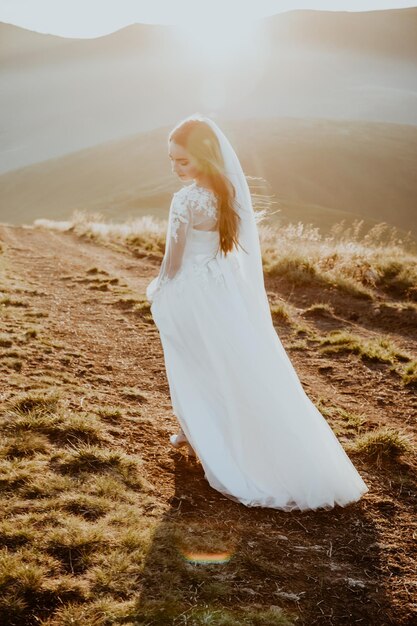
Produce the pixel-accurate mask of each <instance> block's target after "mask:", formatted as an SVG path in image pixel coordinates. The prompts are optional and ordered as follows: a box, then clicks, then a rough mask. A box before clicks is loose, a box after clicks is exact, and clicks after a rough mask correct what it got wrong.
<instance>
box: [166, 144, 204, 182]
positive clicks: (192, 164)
mask: <svg viewBox="0 0 417 626" xmlns="http://www.w3.org/2000/svg"><path fill="white" fill-rule="evenodd" d="M168 145H169V151H168V156H169V159H170V161H171V167H172V172H173V173H174V174H176V175H177V176H178V177H179V178H180V179H181V180H191V179H193V178H197V177H198V176H199V175H200V168H199V167H198V162H197V161H196V159H194V158H193V157H192V156H191V154H190V153H189V152H187V150H186V149H185V148H183V147H182V146H180V145H178V144H177V143H175V142H174V141H170V142H169V144H168Z"/></svg>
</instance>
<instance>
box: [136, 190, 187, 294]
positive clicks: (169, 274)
mask: <svg viewBox="0 0 417 626" xmlns="http://www.w3.org/2000/svg"><path fill="white" fill-rule="evenodd" d="M181 191H182V190H180V191H179V192H177V193H174V195H173V198H172V201H171V206H170V209H169V218H168V229H167V235H166V240H165V253H164V258H163V259H162V263H161V266H160V269H159V275H158V276H157V277H156V278H155V279H154V280H153V281H152V282H151V283H150V284H149V285H148V288H147V290H146V297H147V298H148V300H149V302H152V301H153V299H154V296H155V293H156V292H157V291H158V290H159V289H161V287H162V286H163V285H164V284H165V283H166V282H168V281H169V280H172V279H173V278H174V276H175V275H176V274H177V273H178V271H179V269H180V268H181V264H182V259H183V255H184V249H185V243H186V241H187V235H188V231H189V229H190V228H191V227H192V212H191V210H190V208H189V205H188V203H187V198H186V196H185V195H184V193H181Z"/></svg>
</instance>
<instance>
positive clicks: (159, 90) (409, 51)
mask: <svg viewBox="0 0 417 626" xmlns="http://www.w3.org/2000/svg"><path fill="white" fill-rule="evenodd" d="M258 29H259V31H258V39H257V40H256V41H250V42H248V48H247V50H246V51H245V53H244V54H242V55H241V57H240V58H239V59H236V60H235V62H234V63H233V64H231V66H230V67H229V69H228V68H227V67H226V66H227V64H226V63H224V64H220V65H218V66H216V67H215V68H214V69H213V68H210V67H204V66H202V67H200V66H199V64H198V63H197V62H196V55H195V54H194V52H195V51H194V49H193V48H192V47H190V46H192V44H191V43H190V42H188V41H187V40H186V38H184V37H181V35H180V34H179V32H178V30H176V29H175V28H174V27H170V26H154V25H153V26H151V25H144V24H135V25H131V26H128V27H126V28H123V29H121V30H119V31H116V32H114V33H112V34H110V35H107V36H105V37H98V38H96V39H90V40H88V39H87V40H86V39H63V38H60V37H55V36H52V35H42V34H40V33H34V32H31V31H28V30H25V29H22V28H18V27H16V26H12V25H10V24H4V23H3V24H1V23H0V67H1V70H0V76H1V78H2V112H1V116H2V127H3V129H4V132H3V133H2V144H1V148H0V173H1V172H7V171H12V170H14V169H19V168H20V167H24V166H26V165H30V164H33V163H37V162H40V161H45V160H46V159H50V158H54V157H58V156H63V155H65V154H71V153H74V152H77V151H79V150H82V149H84V148H89V147H92V146H96V145H98V144H102V143H105V142H107V141H112V140H114V139H123V138H125V137H127V136H129V135H135V134H137V133H138V132H146V131H150V130H151V129H154V128H157V127H160V126H163V125H168V124H171V125H174V124H175V123H176V121H177V120H179V119H181V118H182V117H185V116H186V115H188V114H189V113H191V112H193V111H206V112H208V111H215V113H216V115H218V116H219V117H222V118H229V119H232V118H239V119H240V120H245V119H247V118H255V119H260V118H265V119H269V118H274V117H298V118H300V119H301V118H318V117H321V118H323V119H341V120H349V119H352V120H365V121H366V120H369V121H371V122H372V121H374V122H375V121H377V122H390V123H397V124H398V123H399V124H412V125H417V8H412V9H396V10H388V11H371V12H366V13H352V12H346V11H344V12H337V11H336V12H335V11H328V12H326V11H300V10H299V11H290V12H287V13H280V14H277V15H274V16H272V17H268V18H264V19H263V20H259V22H258ZM173 51H175V54H173ZM218 81H220V82H218Z"/></svg>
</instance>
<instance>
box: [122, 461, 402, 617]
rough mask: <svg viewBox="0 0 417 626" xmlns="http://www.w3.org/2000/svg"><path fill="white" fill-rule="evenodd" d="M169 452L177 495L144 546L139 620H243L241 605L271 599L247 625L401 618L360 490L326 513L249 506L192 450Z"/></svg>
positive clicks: (252, 607) (251, 606)
mask: <svg viewBox="0 0 417 626" xmlns="http://www.w3.org/2000/svg"><path fill="white" fill-rule="evenodd" d="M170 454H171V456H172V460H173V463H174V479H175V493H174V495H173V496H172V498H171V500H170V502H169V504H170V508H169V510H168V511H166V513H165V514H164V515H163V517H162V518H161V520H160V522H159V523H158V526H157V528H156V531H155V533H154V535H153V539H152V543H151V546H150V548H149V550H148V552H147V556H146V559H145V562H144V567H143V574H142V578H141V585H140V593H139V596H138V598H137V599H136V602H135V607H134V610H133V613H132V615H131V617H132V618H133V619H134V620H135V623H137V624H146V625H151V624H152V625H153V624H155V625H159V624H167V625H168V624H188V623H193V624H200V623H201V624H223V623H226V622H227V623H228V624H229V622H228V621H227V617H229V618H230V620H231V619H232V617H234V618H235V619H236V621H233V622H232V621H230V624H232V623H233V624H235V623H236V624H239V623H240V622H239V616H242V615H243V613H242V607H245V615H246V618H245V619H248V615H249V616H250V614H251V613H250V612H251V611H253V615H257V617H258V618H259V616H260V614H261V612H262V611H267V610H269V609H270V607H271V606H272V607H273V609H271V612H270V613H269V614H270V615H271V616H273V617H271V619H273V621H271V622H267V621H265V622H256V621H255V620H254V622H253V623H262V624H267V623H270V624H271V625H272V624H285V623H288V624H292V623H294V624H295V623H296V624H297V625H300V624H301V625H305V626H313V625H314V624H323V625H326V626H328V625H331V624H334V625H339V624H346V625H349V626H351V625H352V624H354V623H363V624H366V625H367V626H372V625H374V624H375V626H376V625H378V626H381V624H384V625H388V624H397V623H398V622H397V621H395V620H396V616H390V615H391V613H392V608H391V607H390V602H389V598H388V597H387V595H386V593H385V592H384V588H383V585H381V578H380V576H381V574H380V571H381V556H382V555H381V553H380V548H379V545H378V539H379V537H378V532H377V530H376V528H375V526H374V524H373V522H372V520H371V517H370V515H369V513H368V511H367V509H368V503H367V501H366V496H364V497H363V498H362V499H361V500H360V501H359V502H356V503H353V504H351V505H348V506H347V507H345V508H342V507H339V506H336V507H335V508H334V509H332V510H330V511H326V510H317V511H304V512H301V511H292V512H290V513H288V512H284V511H279V510H276V509H270V508H262V507H246V506H245V505H243V504H240V503H236V502H233V501H232V500H229V499H228V498H226V497H225V496H223V495H222V494H220V493H219V492H218V491H216V490H215V489H213V488H212V487H211V486H210V485H209V483H208V482H207V480H206V478H205V476H204V470H203V467H202V465H201V463H200V461H199V460H198V458H197V459H194V458H193V457H187V456H186V453H184V452H182V451H172V452H171V453H170ZM358 470H359V471H360V472H361V473H362V470H361V468H360V466H358ZM363 473H365V472H363ZM366 482H367V483H368V484H369V481H368V479H366ZM388 513H389V512H388ZM216 616H217V621H216ZM274 616H275V617H274ZM284 616H289V620H288V622H285V620H284ZM210 619H211V620H212V621H210ZM224 620H226V621H224ZM245 623H252V622H245Z"/></svg>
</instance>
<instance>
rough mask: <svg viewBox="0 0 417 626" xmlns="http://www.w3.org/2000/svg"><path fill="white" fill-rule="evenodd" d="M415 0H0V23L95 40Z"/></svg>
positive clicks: (388, 6) (416, 2) (374, 7)
mask: <svg viewBox="0 0 417 626" xmlns="http://www.w3.org/2000/svg"><path fill="white" fill-rule="evenodd" d="M416 5H417V0H414V1H411V2H410V1H408V2H407V1H406V0H405V1H401V0H0V21H1V22H6V23H8V24H16V25H17V26H22V27H24V28H28V29H30V30H35V31H38V32H42V33H51V34H54V35H60V36H62V37H76V38H93V37H99V36H101V35H106V34H108V33H111V32H113V31H115V30H118V29H120V28H123V27H124V26H127V25H128V24H133V23H136V22H139V23H147V24H182V25H185V26H190V25H191V24H195V25H197V26H198V25H199V24H202V23H204V22H205V21H206V20H207V19H209V20H211V21H214V20H216V21H217V20H219V19H222V20H223V21H224V22H228V23H230V22H231V21H232V20H233V19H235V18H237V19H239V21H240V22H242V21H244V20H254V19H258V18H262V17H265V16H267V15H273V14H275V13H280V12H281V11H290V10H295V9H314V10H325V11H374V10H382V9H399V8H404V7H411V6H416Z"/></svg>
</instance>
